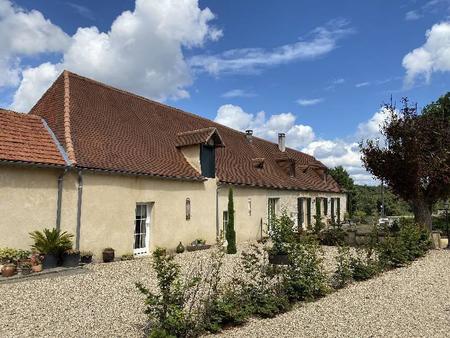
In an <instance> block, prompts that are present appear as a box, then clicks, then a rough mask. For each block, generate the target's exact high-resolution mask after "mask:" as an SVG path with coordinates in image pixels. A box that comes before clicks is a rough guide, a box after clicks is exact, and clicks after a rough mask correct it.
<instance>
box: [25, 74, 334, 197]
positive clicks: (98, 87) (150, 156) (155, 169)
mask: <svg viewBox="0 0 450 338" xmlns="http://www.w3.org/2000/svg"><path fill="white" fill-rule="evenodd" d="M31 113H32V114H35V115H40V116H42V117H43V118H44V119H45V120H46V121H47V123H48V124H49V126H50V127H51V128H52V130H53V131H54V133H55V135H56V136H57V138H58V139H59V141H60V142H61V144H62V145H63V146H64V148H65V149H66V150H70V147H71V144H72V147H73V154H72V159H73V160H76V165H77V166H78V167H81V168H90V169H100V170H112V171H120V172H128V173H136V174H147V175H156V176H164V177H174V178H184V179H202V177H201V176H200V174H199V173H198V172H197V171H196V170H195V169H194V168H193V167H191V166H190V165H189V163H188V162H187V160H186V159H185V158H184V156H183V154H182V152H181V150H180V149H178V148H177V146H180V145H183V144H191V143H194V144H195V143H198V142H204V140H205V139H206V138H207V137H208V135H211V133H212V130H214V129H216V130H217V132H218V134H220V139H221V140H222V142H223V144H225V146H224V147H220V148H216V176H217V177H218V179H219V180H220V181H221V182H224V183H231V184H242V185H250V186H258V187H266V188H281V189H296V190H316V191H335V192H338V191H340V188H339V186H338V185H337V183H336V182H335V181H334V180H333V179H332V178H331V177H326V179H325V178H324V177H323V176H321V175H320V173H318V172H317V170H313V169H311V166H313V167H324V166H323V164H321V163H320V162H319V161H317V160H315V159H314V158H313V157H312V156H309V155H306V154H304V153H301V152H299V151H296V150H293V149H289V148H287V149H286V152H284V153H282V152H280V151H279V149H278V146H277V145H276V144H274V143H271V142H268V141H265V140H262V139H259V138H257V137H253V140H252V142H251V143H250V142H249V141H248V140H247V138H246V136H245V133H242V132H238V131H236V130H234V129H231V128H228V127H225V126H222V125H220V124H218V123H215V122H213V121H210V120H208V119H205V118H202V117H200V116H197V115H194V114H191V113H187V112H184V111H182V110H179V109H176V108H172V107H169V106H167V105H164V104H161V103H158V102H155V101H152V100H149V99H146V98H143V97H140V96H137V95H135V94H131V93H128V92H125V91H123V90H119V89H116V88H112V87H110V86H107V85H104V84H102V83H99V82H97V81H94V80H90V79H87V78H84V77H81V76H79V75H76V74H73V73H70V72H67V71H65V72H64V73H63V74H62V75H61V76H60V77H59V78H58V79H57V80H56V81H55V83H54V84H53V85H52V87H51V88H50V89H49V90H48V91H47V92H46V93H45V94H44V96H43V97H42V98H41V100H39V102H38V103H37V104H36V105H35V106H34V107H33V108H32V110H31ZM68 152H69V151H68ZM260 158H263V159H264V165H263V167H262V168H260V167H258V166H255V163H254V162H255V161H254V159H260ZM279 159H287V160H289V161H293V162H294V163H295V176H294V177H290V176H289V175H288V174H287V173H286V170H285V169H284V168H282V167H281V166H280V165H279V162H278V161H277V160H279Z"/></svg>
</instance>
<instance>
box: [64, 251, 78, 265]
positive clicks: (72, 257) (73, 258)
mask: <svg viewBox="0 0 450 338" xmlns="http://www.w3.org/2000/svg"><path fill="white" fill-rule="evenodd" d="M79 264H80V254H79V253H64V254H63V257H62V266H64V267H65V268H74V267H76V266H78V265H79Z"/></svg>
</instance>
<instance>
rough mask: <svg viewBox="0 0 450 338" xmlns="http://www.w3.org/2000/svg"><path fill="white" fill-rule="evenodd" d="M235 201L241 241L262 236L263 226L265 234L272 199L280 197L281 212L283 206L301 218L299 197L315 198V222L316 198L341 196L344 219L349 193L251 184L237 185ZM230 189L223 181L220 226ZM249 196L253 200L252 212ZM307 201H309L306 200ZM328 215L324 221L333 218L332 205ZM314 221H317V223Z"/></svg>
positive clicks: (234, 189) (294, 215)
mask: <svg viewBox="0 0 450 338" xmlns="http://www.w3.org/2000/svg"><path fill="white" fill-rule="evenodd" d="M232 188H233V193H234V205H235V231H236V237H237V241H246V240H249V239H258V238H260V237H261V228H262V229H263V230H262V231H263V234H264V233H265V232H266V231H267V216H268V199H269V198H278V199H279V200H278V202H277V212H276V213H277V215H280V214H281V212H282V210H286V211H287V212H288V214H289V215H290V216H291V217H292V218H293V219H296V218H297V198H299V197H303V198H311V199H312V202H313V203H312V206H311V214H312V217H311V218H312V222H314V215H315V212H316V207H315V198H316V197H321V198H324V197H326V198H328V199H329V198H340V199H341V202H340V204H341V220H344V214H345V212H346V209H345V206H346V195H345V194H335V193H319V192H318V193H316V192H302V191H288V190H268V189H259V188H247V187H238V186H234V187H232ZM228 190H229V186H227V185H222V186H221V188H220V190H219V219H220V229H221V230H223V212H224V211H226V210H227V205H228ZM249 200H250V201H251V212H249ZM304 203H306V202H305V201H304ZM328 208H329V209H328V216H327V217H325V216H324V215H323V213H324V210H323V207H322V210H321V211H322V217H323V221H324V222H326V221H327V219H328V220H329V218H330V207H328ZM304 217H305V220H304V223H303V224H304V227H306V204H305V206H304ZM313 224H314V223H313Z"/></svg>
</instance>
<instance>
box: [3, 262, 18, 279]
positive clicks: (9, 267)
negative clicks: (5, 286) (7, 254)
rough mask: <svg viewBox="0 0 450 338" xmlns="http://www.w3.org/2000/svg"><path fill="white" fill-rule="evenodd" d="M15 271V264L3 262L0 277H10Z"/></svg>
mask: <svg viewBox="0 0 450 338" xmlns="http://www.w3.org/2000/svg"><path fill="white" fill-rule="evenodd" d="M16 273H17V270H16V266H15V265H14V264H5V265H3V269H2V277H11V276H14V275H15V274H16Z"/></svg>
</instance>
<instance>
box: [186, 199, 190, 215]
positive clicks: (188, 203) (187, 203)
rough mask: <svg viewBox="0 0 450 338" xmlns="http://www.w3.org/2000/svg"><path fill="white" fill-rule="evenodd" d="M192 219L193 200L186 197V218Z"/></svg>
mask: <svg viewBox="0 0 450 338" xmlns="http://www.w3.org/2000/svg"><path fill="white" fill-rule="evenodd" d="M190 219H191V200H190V199H189V197H188V198H186V220H190Z"/></svg>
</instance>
